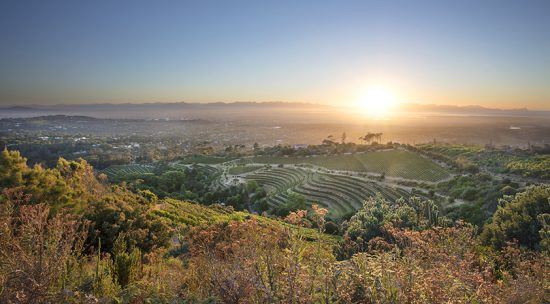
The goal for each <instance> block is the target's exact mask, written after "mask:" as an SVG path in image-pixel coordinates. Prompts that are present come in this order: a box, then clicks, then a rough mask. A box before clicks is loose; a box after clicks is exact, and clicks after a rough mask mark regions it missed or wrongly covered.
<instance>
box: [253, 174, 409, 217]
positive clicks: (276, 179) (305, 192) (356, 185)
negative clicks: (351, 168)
mask: <svg viewBox="0 0 550 304" xmlns="http://www.w3.org/2000/svg"><path fill="white" fill-rule="evenodd" d="M246 179H247V180H252V181H256V182H257V183H258V184H260V185H261V186H263V187H264V188H265V189H266V190H267V191H268V192H269V193H270V198H269V201H268V203H269V204H270V205H271V206H274V207H275V206H277V205H281V204H285V203H286V201H287V199H288V197H289V195H291V194H292V193H296V194H300V195H302V196H304V198H305V199H306V201H307V202H308V204H313V203H316V204H319V205H321V206H323V207H325V208H327V209H328V210H329V211H330V212H331V214H333V215H336V216H338V215H343V214H346V213H349V212H354V211H356V210H357V209H359V208H360V207H361V206H362V204H363V202H364V201H365V200H366V199H368V198H369V197H373V196H376V195H381V196H383V197H385V198H387V199H389V200H396V199H398V198H401V197H405V198H407V197H409V196H410V194H409V193H408V192H407V191H405V190H403V189H400V188H394V187H390V186H386V185H384V186H382V185H380V184H377V183H375V182H371V181H367V180H364V179H360V178H357V177H352V176H346V175H336V174H325V173H315V172H312V171H309V170H305V169H301V168H272V169H261V170H258V171H256V172H254V173H252V174H249V175H247V176H246Z"/></svg>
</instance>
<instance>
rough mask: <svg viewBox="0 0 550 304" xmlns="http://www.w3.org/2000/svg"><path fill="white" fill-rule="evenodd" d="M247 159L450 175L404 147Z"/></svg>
mask: <svg viewBox="0 0 550 304" xmlns="http://www.w3.org/2000/svg"><path fill="white" fill-rule="evenodd" d="M246 161H247V162H249V163H266V164H299V163H307V164H312V165H316V166H320V167H324V168H327V169H330V170H343V171H356V172H371V173H378V174H385V175H386V176H389V177H399V178H405V179H411V180H420V181H428V182H437V181H440V180H443V179H445V178H447V177H449V172H448V171H447V170H446V169H445V168H443V167H441V166H439V165H437V164H436V163H435V162H433V161H431V160H429V159H427V158H424V157H422V156H420V155H418V154H416V153H413V152H409V151H404V150H389V151H377V152H367V153H358V154H353V155H334V156H332V155H331V156H311V157H271V156H258V157H253V158H250V159H247V160H246Z"/></svg>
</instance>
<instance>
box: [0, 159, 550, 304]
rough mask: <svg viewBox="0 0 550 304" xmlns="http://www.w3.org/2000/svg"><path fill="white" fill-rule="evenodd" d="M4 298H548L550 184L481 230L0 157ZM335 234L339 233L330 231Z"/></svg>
mask: <svg viewBox="0 0 550 304" xmlns="http://www.w3.org/2000/svg"><path fill="white" fill-rule="evenodd" d="M0 187H1V188H2V196H1V201H0V223H2V226H1V227H0V229H1V230H0V260H2V261H3V262H2V263H1V264H0V302H8V303H10V302H11V303H59V302H65V303H81V302H86V303H88V302H89V303H96V302H106V303H109V302H114V303H116V302H123V303H130V302H131V303H140V302H155V303H174V302H182V303H518V302H521V303H524V302H527V303H545V302H548V301H549V300H550V297H549V296H550V295H549V290H548V282H549V279H550V278H549V275H548V274H549V273H550V271H549V268H548V265H550V264H549V263H550V258H549V256H548V254H549V249H550V248H549V244H550V233H549V231H550V226H549V225H550V220H549V216H550V202H549V198H550V187H549V186H547V185H541V186H532V187H528V188H527V189H526V190H525V191H523V192H520V193H518V194H516V195H514V196H510V197H508V198H507V199H506V200H505V201H502V203H501V204H500V205H499V206H498V208H497V210H496V212H495V215H494V216H493V217H492V218H491V219H490V222H489V224H487V225H485V226H483V227H482V226H478V227H476V226H473V225H470V224H467V223H464V222H461V221H453V220H451V219H449V218H447V217H444V216H442V214H441V211H440V210H439V207H438V205H437V204H435V203H434V202H433V201H430V200H427V199H425V198H410V199H407V200H404V199H395V200H390V199H388V198H384V197H383V196H374V197H371V198H370V199H368V200H366V202H365V203H364V204H363V205H362V206H361V207H360V208H359V211H358V212H357V213H356V214H355V215H353V216H352V217H351V218H349V220H347V221H345V222H344V223H342V225H338V226H337V227H333V225H334V223H332V222H329V221H327V220H326V216H327V210H326V209H323V208H322V207H320V206H317V205H315V204H312V205H311V207H310V208H308V209H307V210H296V211H292V212H289V213H288V215H286V216H285V218H284V221H283V220H281V219H277V218H266V217H263V216H259V215H253V214H250V213H248V212H245V211H233V210H232V208H231V207H227V206H222V205H216V204H214V205H211V206H203V205H199V204H195V203H190V202H185V201H181V200H177V199H171V198H159V197H158V196H157V195H155V193H153V192H152V191H150V190H148V189H143V188H139V187H134V188H131V189H129V188H127V186H126V185H124V184H119V185H111V184H109V183H108V181H107V178H106V176H104V175H102V174H100V175H96V173H94V171H93V169H92V168H91V167H90V166H89V165H88V164H87V163H86V162H85V161H70V162H69V161H65V160H63V159H60V160H59V161H58V163H57V165H56V166H55V167H54V168H50V169H46V168H42V167H40V166H35V167H28V166H27V165H26V162H25V159H23V158H22V157H21V156H20V155H19V153H18V152H10V151H7V150H4V151H3V152H2V154H1V158H0ZM329 230H330V231H335V235H328V234H327V233H326V232H328V231H329Z"/></svg>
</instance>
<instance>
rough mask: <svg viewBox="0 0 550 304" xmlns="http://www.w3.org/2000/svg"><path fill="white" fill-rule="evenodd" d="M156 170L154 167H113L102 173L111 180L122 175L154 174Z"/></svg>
mask: <svg viewBox="0 0 550 304" xmlns="http://www.w3.org/2000/svg"><path fill="white" fill-rule="evenodd" d="M154 169H155V167H154V166H153V165H141V164H132V165H120V166H111V167H109V168H106V169H104V170H103V171H101V172H102V173H105V174H106V175H107V176H108V177H109V178H114V177H116V176H120V175H128V174H145V173H152V172H153V171H154Z"/></svg>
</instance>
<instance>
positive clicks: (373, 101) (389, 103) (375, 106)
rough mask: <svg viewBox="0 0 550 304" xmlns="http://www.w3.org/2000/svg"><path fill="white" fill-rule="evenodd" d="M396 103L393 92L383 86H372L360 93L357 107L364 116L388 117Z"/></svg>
mask: <svg viewBox="0 0 550 304" xmlns="http://www.w3.org/2000/svg"><path fill="white" fill-rule="evenodd" d="M396 103H397V97H396V95H395V93H394V92H393V91H391V90H389V89H387V88H384V87H372V88H369V89H368V90H367V91H366V92H365V93H363V94H362V95H361V97H360V98H359V100H358V102H357V107H358V108H359V110H360V111H361V112H362V113H363V114H365V115H366V116H369V117H372V118H377V119H384V118H388V117H389V116H390V114H391V111H392V110H393V108H394V106H395V105H396Z"/></svg>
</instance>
